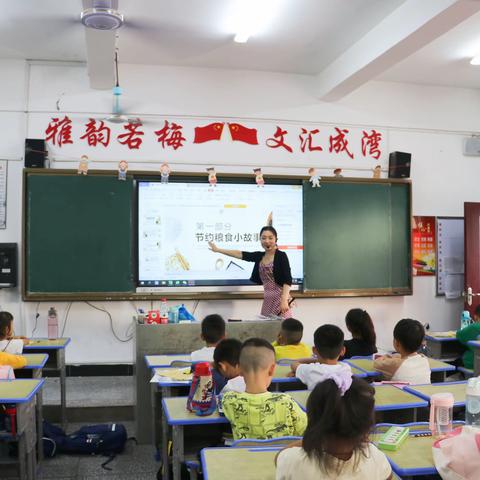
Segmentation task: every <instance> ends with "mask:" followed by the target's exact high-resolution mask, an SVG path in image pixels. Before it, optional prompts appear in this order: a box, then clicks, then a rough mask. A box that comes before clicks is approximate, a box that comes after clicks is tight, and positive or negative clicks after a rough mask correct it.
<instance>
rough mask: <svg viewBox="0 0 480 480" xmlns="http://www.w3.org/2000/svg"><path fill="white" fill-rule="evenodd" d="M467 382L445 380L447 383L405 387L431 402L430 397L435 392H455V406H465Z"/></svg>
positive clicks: (406, 389)
mask: <svg viewBox="0 0 480 480" xmlns="http://www.w3.org/2000/svg"><path fill="white" fill-rule="evenodd" d="M466 388H467V382H465V381H463V382H445V383H432V384H431V385H409V386H406V387H405V388H404V390H405V391H407V392H410V393H412V394H413V395H416V396H417V397H420V398H423V399H424V400H427V401H428V402H429V403H430V397H431V396H432V395H433V394H434V393H445V392H449V393H452V394H453V397H454V399H455V403H454V404H453V406H454V407H464V406H465V396H466Z"/></svg>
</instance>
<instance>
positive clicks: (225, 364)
mask: <svg viewBox="0 0 480 480" xmlns="http://www.w3.org/2000/svg"><path fill="white" fill-rule="evenodd" d="M241 349H242V342H241V341H240V340H237V339H236V338H225V339H223V340H222V341H221V342H219V344H218V345H217V346H216V347H215V351H214V352H213V366H214V367H215V369H216V370H217V372H218V373H219V374H220V375H221V376H222V377H223V378H224V379H225V380H226V381H227V382H226V384H225V386H224V387H223V388H222V389H221V392H220V394H221V395H222V394H224V393H225V392H228V391H232V390H233V391H234V392H244V391H245V380H244V379H243V377H242V375H241V374H240V350H241Z"/></svg>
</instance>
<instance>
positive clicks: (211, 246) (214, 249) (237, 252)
mask: <svg viewBox="0 0 480 480" xmlns="http://www.w3.org/2000/svg"><path fill="white" fill-rule="evenodd" d="M208 248H209V249H210V250H211V251H212V252H214V253H221V254H222V255H228V256H229V257H234V258H238V259H240V260H242V257H243V255H242V252H241V251H240V250H227V249H226V248H218V247H217V246H216V245H215V244H214V243H213V242H208Z"/></svg>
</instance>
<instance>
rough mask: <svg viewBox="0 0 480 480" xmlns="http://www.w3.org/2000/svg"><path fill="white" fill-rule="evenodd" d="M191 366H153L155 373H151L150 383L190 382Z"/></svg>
mask: <svg viewBox="0 0 480 480" xmlns="http://www.w3.org/2000/svg"><path fill="white" fill-rule="evenodd" d="M192 377H193V375H192V373H191V367H186V368H164V369H162V368H155V374H154V375H153V377H152V379H151V380H150V383H161V382H168V381H175V382H179V381H180V382H183V381H184V382H190V381H191V380H192Z"/></svg>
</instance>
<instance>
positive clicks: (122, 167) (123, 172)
mask: <svg viewBox="0 0 480 480" xmlns="http://www.w3.org/2000/svg"><path fill="white" fill-rule="evenodd" d="M127 172H128V163H127V162H126V161H125V160H120V161H119V162H118V179H119V180H126V179H127Z"/></svg>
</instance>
